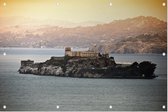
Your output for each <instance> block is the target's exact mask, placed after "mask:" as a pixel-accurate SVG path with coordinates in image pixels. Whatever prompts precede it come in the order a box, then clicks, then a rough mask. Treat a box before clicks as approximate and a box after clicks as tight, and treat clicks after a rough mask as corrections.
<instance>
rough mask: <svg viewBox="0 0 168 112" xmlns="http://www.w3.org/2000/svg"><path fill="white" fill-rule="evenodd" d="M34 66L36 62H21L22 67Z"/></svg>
mask: <svg viewBox="0 0 168 112" xmlns="http://www.w3.org/2000/svg"><path fill="white" fill-rule="evenodd" d="M33 64H34V61H32V60H23V61H21V66H31V65H33Z"/></svg>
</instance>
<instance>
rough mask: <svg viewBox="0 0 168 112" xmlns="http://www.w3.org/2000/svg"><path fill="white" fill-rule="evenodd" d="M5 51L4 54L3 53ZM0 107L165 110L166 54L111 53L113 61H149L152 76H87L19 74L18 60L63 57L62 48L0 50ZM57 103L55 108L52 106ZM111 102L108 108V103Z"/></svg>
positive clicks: (12, 108)
mask: <svg viewBox="0 0 168 112" xmlns="http://www.w3.org/2000/svg"><path fill="white" fill-rule="evenodd" d="M3 52H6V56H3V55H2V54H3ZM0 54H1V55H0V107H1V108H0V110H3V108H2V106H3V105H6V106H7V108H6V110H16V111H18V110H25V111H26V110H33V111H36V110H41V111H51V110H70V111H71V110H86V111H89V110H95V111H98V110H102V111H106V110H117V111H123V110H128V111H131V110H134V111H135V110H139V111H143V110H146V111H147V110H150V111H154V110H158V111H162V110H166V109H162V106H163V105H167V100H166V99H167V96H166V95H167V72H166V68H167V67H166V62H167V59H166V56H165V57H163V56H162V55H161V54H141V55H138V54H111V55H112V56H114V59H115V60H116V62H122V63H123V62H124V63H130V62H131V63H132V62H134V61H137V62H141V61H144V60H146V61H152V62H153V63H156V64H157V69H156V72H155V73H156V75H158V76H159V77H158V78H156V79H152V80H148V79H89V78H68V77H55V76H37V75H31V74H19V73H18V72H17V70H18V69H19V67H20V61H21V60H25V59H32V60H35V62H40V61H46V60H47V59H49V58H50V57H51V56H63V55H64V50H63V49H38V48H37V49H30V48H7V49H0ZM57 105H59V107H60V108H59V109H57V108H56V106H57ZM110 105H112V107H113V108H112V109H109V106H110Z"/></svg>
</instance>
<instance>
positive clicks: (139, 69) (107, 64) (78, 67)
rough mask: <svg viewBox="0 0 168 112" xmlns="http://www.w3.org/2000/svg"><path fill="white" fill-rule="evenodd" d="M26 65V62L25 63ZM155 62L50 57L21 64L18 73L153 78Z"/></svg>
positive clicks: (81, 76) (105, 58)
mask: <svg viewBox="0 0 168 112" xmlns="http://www.w3.org/2000/svg"><path fill="white" fill-rule="evenodd" d="M25 65H26V64H25ZM155 68H156V64H152V63H150V62H142V63H140V64H138V63H137V62H135V63H133V64H131V65H126V64H125V65H124V64H116V63H115V61H114V58H113V57H110V58H107V57H90V58H81V57H68V56H65V57H64V58H60V57H52V58H51V59H50V60H47V61H46V62H44V63H35V64H32V65H28V66H27V65H26V66H21V67H20V69H19V73H23V74H36V75H51V76H63V77H80V78H155V77H156V76H155V75H154V70H155Z"/></svg>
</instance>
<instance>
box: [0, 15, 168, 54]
mask: <svg viewBox="0 0 168 112" xmlns="http://www.w3.org/2000/svg"><path fill="white" fill-rule="evenodd" d="M166 33H167V22H164V21H161V20H159V19H157V18H155V17H144V16H139V17H135V18H128V19H125V20H116V21H113V22H111V23H106V24H98V25H96V26H78V27H74V28H63V27H58V26H48V25H43V26H25V25H24V26H19V25H17V26H13V27H11V26H10V27H6V28H1V29H0V46H16V45H17V46H21V47H40V46H45V47H56V46H77V47H92V46H93V45H95V44H96V45H97V49H99V50H100V49H105V50H106V51H107V52H113V53H160V52H163V51H164V52H166V51H167V50H166V48H167V47H166V46H167V34H166Z"/></svg>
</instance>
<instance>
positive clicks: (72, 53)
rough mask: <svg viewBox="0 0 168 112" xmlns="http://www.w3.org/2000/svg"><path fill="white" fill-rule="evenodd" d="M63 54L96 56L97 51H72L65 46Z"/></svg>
mask: <svg viewBox="0 0 168 112" xmlns="http://www.w3.org/2000/svg"><path fill="white" fill-rule="evenodd" d="M65 56H71V57H73V56H74V57H98V56H99V53H96V52H94V51H72V50H71V48H70V47H66V48H65Z"/></svg>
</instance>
